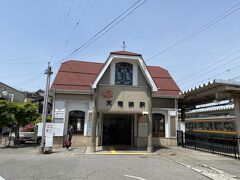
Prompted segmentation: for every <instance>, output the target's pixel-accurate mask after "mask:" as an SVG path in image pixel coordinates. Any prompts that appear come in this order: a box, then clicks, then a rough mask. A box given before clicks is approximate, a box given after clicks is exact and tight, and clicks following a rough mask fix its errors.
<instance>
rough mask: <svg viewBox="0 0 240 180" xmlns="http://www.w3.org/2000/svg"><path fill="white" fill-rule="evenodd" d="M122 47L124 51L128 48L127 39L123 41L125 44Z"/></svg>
mask: <svg viewBox="0 0 240 180" xmlns="http://www.w3.org/2000/svg"><path fill="white" fill-rule="evenodd" d="M121 47H122V48H123V51H125V50H126V48H127V46H126V43H125V41H123V45H122V46H121Z"/></svg>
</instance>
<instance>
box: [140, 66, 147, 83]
mask: <svg viewBox="0 0 240 180" xmlns="http://www.w3.org/2000/svg"><path fill="white" fill-rule="evenodd" d="M138 85H139V86H148V82H147V80H146V78H145V76H144V75H143V73H142V71H141V69H140V68H139V67H138Z"/></svg>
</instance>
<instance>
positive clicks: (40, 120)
mask: <svg viewBox="0 0 240 180" xmlns="http://www.w3.org/2000/svg"><path fill="white" fill-rule="evenodd" d="M41 122H42V116H39V117H38V118H37V119H36V120H35V121H34V122H33V124H34V125H36V124H38V123H41ZM46 122H47V123H50V122H52V116H51V115H47V119H46Z"/></svg>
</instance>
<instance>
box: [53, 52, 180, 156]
mask: <svg viewBox="0 0 240 180" xmlns="http://www.w3.org/2000/svg"><path fill="white" fill-rule="evenodd" d="M51 90H52V91H53V94H54V95H53V97H54V101H53V112H54V113H53V114H54V117H53V119H54V123H64V135H65V136H66V135H67V129H68V127H69V126H70V125H71V126H73V129H74V136H73V146H83V145H84V146H85V145H87V146H90V147H91V150H92V151H95V149H96V146H111V145H122V146H132V147H147V149H148V151H152V148H153V146H160V145H175V144H176V130H177V129H179V127H180V124H179V123H178V117H177V116H178V113H177V109H178V98H179V93H180V89H179V87H178V86H177V84H176V83H175V81H174V80H173V78H172V77H171V75H170V74H169V72H168V71H167V70H166V69H164V68H161V67H159V66H146V64H145V62H144V59H143V57H142V55H141V54H137V53H132V52H127V51H117V52H111V53H110V55H109V56H108V58H107V60H106V61H105V62H104V63H97V62H86V61H76V60H70V61H66V62H64V63H62V65H61V67H60V69H59V71H58V73H57V75H56V77H55V79H54V81H53V84H52V86H51ZM63 142H64V138H62V137H55V138H54V144H63Z"/></svg>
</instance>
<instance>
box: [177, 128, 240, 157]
mask: <svg viewBox="0 0 240 180" xmlns="http://www.w3.org/2000/svg"><path fill="white" fill-rule="evenodd" d="M239 143H240V137H239V136H238V135H229V134H216V133H205V132H201V133H200V132H185V133H183V131H177V145H178V146H182V147H185V148H194V149H195V150H204V151H208V152H211V153H214V154H220V155H225V156H231V157H234V158H236V159H237V158H238V159H240V156H239Z"/></svg>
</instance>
